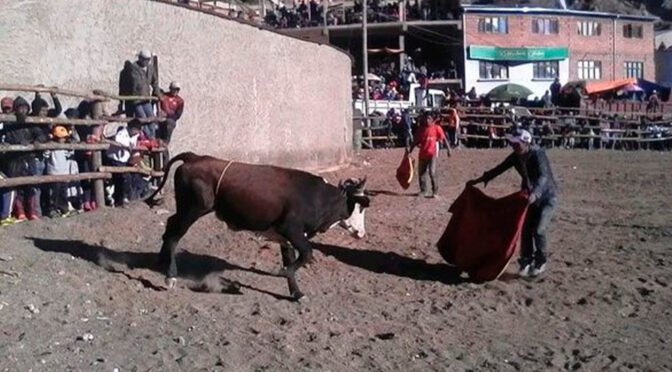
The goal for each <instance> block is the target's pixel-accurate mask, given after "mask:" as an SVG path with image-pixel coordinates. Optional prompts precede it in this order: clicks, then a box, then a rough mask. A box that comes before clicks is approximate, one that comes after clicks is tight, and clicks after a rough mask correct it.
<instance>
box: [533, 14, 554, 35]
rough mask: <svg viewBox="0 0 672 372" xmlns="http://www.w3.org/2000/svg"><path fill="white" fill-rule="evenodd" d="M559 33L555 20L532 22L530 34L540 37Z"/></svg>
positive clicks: (541, 19) (540, 19) (534, 20)
mask: <svg viewBox="0 0 672 372" xmlns="http://www.w3.org/2000/svg"><path fill="white" fill-rule="evenodd" d="M559 31H560V26H559V24H558V19H557V18H539V19H533V20H532V32H533V33H535V34H542V35H553V34H557V33H558V32H559Z"/></svg>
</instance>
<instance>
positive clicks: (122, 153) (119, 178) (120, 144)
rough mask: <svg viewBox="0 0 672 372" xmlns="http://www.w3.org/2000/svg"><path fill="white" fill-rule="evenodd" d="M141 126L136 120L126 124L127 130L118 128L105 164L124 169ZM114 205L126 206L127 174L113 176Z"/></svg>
mask: <svg viewBox="0 0 672 372" xmlns="http://www.w3.org/2000/svg"><path fill="white" fill-rule="evenodd" d="M140 127H141V124H140V122H139V121H138V120H132V121H131V122H129V123H128V128H125V127H119V129H118V130H117V134H116V135H115V136H114V141H112V142H111V144H110V148H109V149H108V150H107V163H108V164H109V165H111V166H115V167H124V166H127V165H128V162H129V160H131V151H132V150H133V148H134V147H135V146H136V145H137V143H138V137H139V136H140ZM112 180H113V183H114V203H115V205H116V206H123V207H125V206H127V205H128V204H129V203H130V201H129V198H130V195H131V177H130V175H129V174H128V173H116V174H114V176H113V179H112Z"/></svg>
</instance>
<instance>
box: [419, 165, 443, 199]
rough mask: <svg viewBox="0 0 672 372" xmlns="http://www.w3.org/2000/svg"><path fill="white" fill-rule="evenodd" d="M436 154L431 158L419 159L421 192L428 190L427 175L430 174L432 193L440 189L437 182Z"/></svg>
mask: <svg viewBox="0 0 672 372" xmlns="http://www.w3.org/2000/svg"><path fill="white" fill-rule="evenodd" d="M436 160H437V159H436V156H434V157H433V158H431V159H420V160H418V173H419V175H420V176H419V177H418V179H419V180H420V192H421V193H426V192H427V176H429V179H430V181H431V182H432V194H436V192H437V191H439V185H438V183H437V182H436Z"/></svg>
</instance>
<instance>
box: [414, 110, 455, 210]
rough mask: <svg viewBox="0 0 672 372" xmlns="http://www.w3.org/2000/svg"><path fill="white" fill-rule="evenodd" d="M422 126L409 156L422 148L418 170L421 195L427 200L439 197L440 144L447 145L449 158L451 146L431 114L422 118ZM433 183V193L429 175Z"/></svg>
mask: <svg viewBox="0 0 672 372" xmlns="http://www.w3.org/2000/svg"><path fill="white" fill-rule="evenodd" d="M420 120H421V124H420V125H421V126H420V129H419V132H418V135H417V136H416V137H415V141H414V142H413V145H412V146H411V150H410V151H409V154H410V153H412V152H413V149H414V148H415V147H416V146H417V147H420V154H419V155H418V169H419V177H418V178H419V180H420V193H421V194H425V197H426V198H435V197H437V196H438V195H437V192H438V189H439V187H438V186H439V185H438V183H437V180H436V162H437V156H438V154H437V153H438V148H439V143H441V142H442V143H444V144H445V145H446V150H447V151H448V156H450V155H451V152H450V146H449V144H448V141H447V139H446V135H445V133H443V129H441V126H440V125H436V122H435V120H434V118H433V117H432V116H431V115H430V114H423V115H422V116H421V119H420ZM428 174H429V178H430V180H431V182H432V193H431V194H430V193H429V191H428V190H427V175H428Z"/></svg>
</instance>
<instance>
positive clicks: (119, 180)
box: [108, 159, 131, 206]
mask: <svg viewBox="0 0 672 372" xmlns="http://www.w3.org/2000/svg"><path fill="white" fill-rule="evenodd" d="M108 163H109V164H108V165H110V166H113V167H125V166H127V164H126V163H122V162H120V161H115V160H112V159H109V160H108ZM112 183H113V184H114V204H115V205H117V206H120V205H122V204H123V202H124V199H130V197H131V179H130V175H129V174H128V173H115V174H113V175H112Z"/></svg>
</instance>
